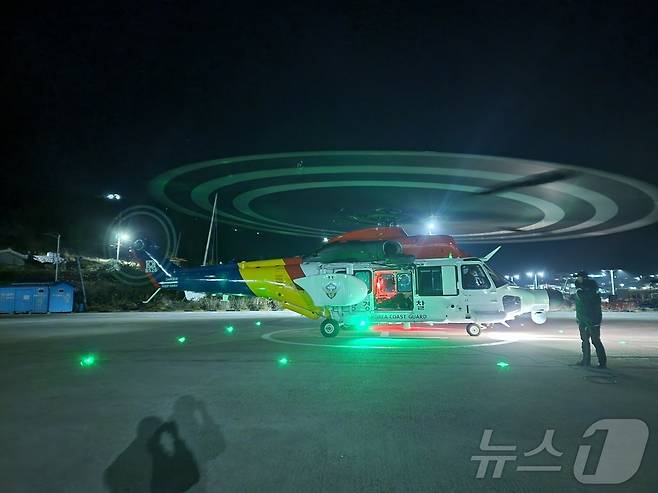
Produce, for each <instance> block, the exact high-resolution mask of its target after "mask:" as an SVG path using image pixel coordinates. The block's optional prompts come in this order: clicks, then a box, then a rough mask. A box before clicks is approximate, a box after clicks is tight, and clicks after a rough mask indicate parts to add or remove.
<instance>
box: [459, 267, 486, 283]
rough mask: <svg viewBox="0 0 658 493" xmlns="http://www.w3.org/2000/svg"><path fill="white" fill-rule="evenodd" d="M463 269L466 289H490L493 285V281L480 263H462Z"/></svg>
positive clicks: (463, 281)
mask: <svg viewBox="0 0 658 493" xmlns="http://www.w3.org/2000/svg"><path fill="white" fill-rule="evenodd" d="M461 270H462V287H463V288H464V289H489V288H490V287H491V282H490V281H489V278H488V277H487V276H486V274H485V273H484V270H482V267H481V266H480V265H478V264H473V265H462V269H461Z"/></svg>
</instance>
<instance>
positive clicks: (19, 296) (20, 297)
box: [14, 286, 36, 313]
mask: <svg viewBox="0 0 658 493" xmlns="http://www.w3.org/2000/svg"><path fill="white" fill-rule="evenodd" d="M35 294H36V288H35V287H34V286H14V313H32V311H33V310H34V295H35Z"/></svg>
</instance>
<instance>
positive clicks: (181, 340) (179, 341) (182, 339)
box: [176, 336, 187, 344]
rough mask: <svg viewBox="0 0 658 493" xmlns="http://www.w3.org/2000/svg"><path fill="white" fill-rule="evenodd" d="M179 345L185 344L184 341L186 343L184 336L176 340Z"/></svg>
mask: <svg viewBox="0 0 658 493" xmlns="http://www.w3.org/2000/svg"><path fill="white" fill-rule="evenodd" d="M176 340H177V341H178V343H179V344H185V341H187V337H185V336H180V337H179V338H178V339H176Z"/></svg>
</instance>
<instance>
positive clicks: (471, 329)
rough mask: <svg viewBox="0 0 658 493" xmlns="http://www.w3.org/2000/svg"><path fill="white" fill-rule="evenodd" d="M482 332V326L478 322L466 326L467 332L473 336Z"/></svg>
mask: <svg viewBox="0 0 658 493" xmlns="http://www.w3.org/2000/svg"><path fill="white" fill-rule="evenodd" d="M480 332H482V327H480V326H479V325H478V324H468V325H467V326H466V333H467V334H468V335H469V336H471V337H477V336H479V335H480Z"/></svg>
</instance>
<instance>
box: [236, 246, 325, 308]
mask: <svg viewBox="0 0 658 493" xmlns="http://www.w3.org/2000/svg"><path fill="white" fill-rule="evenodd" d="M238 269H239V271H240V275H241V276H242V279H244V281H245V282H246V283H247V286H248V287H249V289H251V291H252V292H253V293H254V295H255V296H259V297H261V298H269V299H271V300H275V301H278V302H280V303H282V304H283V306H284V307H285V308H287V309H288V310H291V311H294V312H296V313H299V314H300V315H303V316H305V317H308V318H312V319H316V318H319V317H320V316H321V315H322V313H323V310H322V308H319V307H317V306H315V305H314V304H313V301H312V300H311V297H310V296H309V295H308V294H307V293H306V291H304V290H302V289H301V288H298V287H297V285H296V284H295V283H294V282H293V280H292V279H291V278H290V275H288V271H286V267H285V262H284V260H283V259H280V258H279V259H270V260H254V261H244V262H240V263H238Z"/></svg>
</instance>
